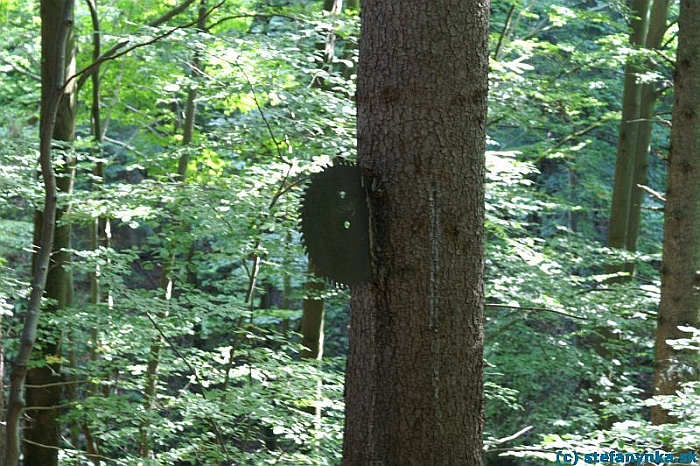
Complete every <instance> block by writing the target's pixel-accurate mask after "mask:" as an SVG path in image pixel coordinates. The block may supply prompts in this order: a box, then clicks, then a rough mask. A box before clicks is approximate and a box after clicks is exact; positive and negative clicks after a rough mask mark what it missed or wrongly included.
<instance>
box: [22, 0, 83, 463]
mask: <svg viewBox="0 0 700 466" xmlns="http://www.w3.org/2000/svg"><path fill="white" fill-rule="evenodd" d="M70 3H71V2H67V1H50V0H43V1H42V2H41V20H42V23H41V41H42V60H41V66H42V72H41V74H42V119H43V120H45V119H46V118H47V115H46V113H47V112H46V107H47V105H48V103H49V101H50V99H51V96H52V94H55V93H56V79H55V76H57V75H59V74H60V75H63V76H65V77H69V76H71V75H73V73H74V72H75V47H74V41H73V37H72V29H70V30H69V36H68V37H67V39H66V42H65V50H64V51H59V50H57V46H56V44H57V42H56V39H57V38H58V37H59V34H60V31H61V29H63V28H64V27H65V25H64V14H66V13H65V12H64V8H72V6H71V5H70ZM66 17H70V18H72V11H70V12H68V13H67V16H66ZM61 59H63V60H62V61H61V62H59V61H60V60H61ZM60 67H62V68H63V69H62V70H59V68H60ZM75 89H76V88H75V85H74V84H71V85H69V86H67V87H66V89H65V91H64V93H63V95H62V96H61V100H60V101H59V103H58V109H57V115H56V122H55V127H54V129H53V139H54V140H57V141H65V142H67V143H70V142H71V141H73V140H74V139H75V116H76V115H75V111H76V109H75V103H76V92H75ZM42 124H46V123H45V122H42ZM63 149H64V156H63V160H64V164H63V165H62V166H60V167H57V173H56V185H57V187H58V191H59V193H63V194H68V195H70V193H71V192H72V190H73V179H74V172H75V167H74V163H75V160H74V158H73V156H72V155H71V154H70V152H69V151H70V149H69V148H67V147H64V148H63ZM68 209H69V207H68V206H67V205H65V204H64V205H61V206H59V207H58V209H57V210H56V226H55V230H54V235H53V236H54V239H53V252H52V255H51V265H50V267H49V271H48V277H47V280H46V289H45V292H46V297H47V298H49V299H52V300H54V302H55V304H54V305H52V306H51V307H49V308H48V311H49V312H53V311H55V310H57V309H62V308H65V307H66V306H68V305H69V304H70V300H71V295H72V285H73V280H72V273H71V272H70V270H69V268H68V267H66V266H67V265H68V264H69V263H70V260H71V258H70V252H68V251H69V250H70V247H71V227H70V225H69V224H60V222H61V219H62V218H63V216H64V215H65V214H66V213H67V212H68ZM42 222H43V213H41V212H37V214H36V215H35V223H34V244H38V243H39V241H40V240H41V236H42ZM35 266H36V265H35ZM47 330H48V332H49V334H50V335H51V337H49V338H47V339H46V340H43V341H41V350H42V355H43V356H42V358H41V359H45V358H46V357H48V356H54V357H60V354H58V353H59V351H60V350H59V348H60V346H59V344H58V343H57V342H58V341H59V339H60V338H61V335H60V332H57V331H56V330H55V329H47ZM59 374H60V369H59V367H58V365H57V364H51V365H49V366H44V367H39V368H35V369H31V370H29V372H28V373H27V384H28V385H30V386H33V387H36V388H33V387H28V388H27V393H26V401H27V406H28V415H29V419H30V421H29V423H28V424H27V427H26V430H25V437H26V438H27V440H28V442H26V443H25V445H24V455H25V460H24V461H25V464H37V465H39V464H40V465H42V466H51V465H57V464H58V450H57V449H55V448H50V447H58V446H59V438H60V437H59V423H58V415H59V414H60V413H59V411H58V408H57V406H58V405H60V404H61V387H60V385H57V384H56V382H59V381H60V380H61V379H60V375H59ZM47 446H48V447H49V448H47Z"/></svg>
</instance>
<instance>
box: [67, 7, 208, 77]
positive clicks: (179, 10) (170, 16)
mask: <svg viewBox="0 0 700 466" xmlns="http://www.w3.org/2000/svg"><path fill="white" fill-rule="evenodd" d="M194 2H195V0H185V1H184V2H182V3H181V4H180V5H178V6H176V7H175V8H173V9H172V10H170V11H168V12H166V13H165V14H164V15H162V16H160V17H159V18H157V19H156V20H154V21H152V22H150V23H148V26H149V27H152V28H155V27H158V26H160V25H161V24H165V23H166V22H168V21H170V20H171V19H173V18H174V17H175V16H177V15H179V14H180V13H182V12H183V11H185V10H186V9H187V7H189V6H190V5H191V4H193V3H194ZM128 43H129V41H123V42H119V43H118V44H116V45H114V46H112V48H110V49H109V50H107V51H106V52H105V53H103V54H102V55H101V56H100V60H102V61H106V59H107V58H109V57H110V56H112V55H113V54H114V53H116V52H117V51H118V50H119V49H121V48H122V47H125V46H126V44H128ZM96 71H97V68H91V69H90V70H89V71H86V72H85V74H84V75H82V76H81V77H80V79H79V80H78V88H81V87H83V84H85V82H86V81H87V80H88V78H89V77H90V75H91V74H92V73H94V72H96Z"/></svg>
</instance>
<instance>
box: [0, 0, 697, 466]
mask: <svg viewBox="0 0 700 466" xmlns="http://www.w3.org/2000/svg"><path fill="white" fill-rule="evenodd" d="M644 4H645V8H646V10H645V11H646V13H645V14H646V21H647V23H646V26H644V28H645V29H644V30H645V31H648V35H646V34H647V33H645V34H643V35H644V36H645V37H646V39H648V42H647V41H646V39H644V40H639V39H640V37H641V36H639V35H637V36H635V27H639V25H640V23H641V22H643V21H642V19H644V18H640V17H639V16H637V15H634V14H631V12H630V11H631V10H630V4H628V2H626V1H622V0H619V1H602V0H583V1H582V0H552V1H550V0H494V1H492V5H491V35H490V54H491V69H490V90H489V111H488V112H489V113H488V123H487V133H488V140H487V149H488V151H487V183H486V190H487V191H486V193H487V194H486V198H487V199H486V215H487V219H486V252H487V260H486V296H487V307H486V311H485V314H486V321H485V343H484V345H485V347H484V358H485V361H486V369H485V371H484V377H485V396H486V414H485V428H484V431H485V449H486V462H487V464H489V465H499V464H500V465H510V464H518V465H535V464H537V465H539V464H549V463H550V462H553V461H555V459H556V455H555V453H554V452H555V451H556V450H558V449H559V450H560V449H573V448H576V449H578V450H580V451H583V450H591V449H595V450H603V449H608V448H617V449H618V450H621V451H648V450H653V449H655V448H665V449H666V450H668V451H680V450H682V449H695V450H698V449H700V436H699V434H697V433H696V430H697V429H696V426H697V423H698V422H699V421H700V414H699V413H698V410H697V406H698V402H700V393H699V392H698V385H697V383H696V382H693V380H696V379H697V371H696V368H697V356H696V352H697V350H698V348H699V345H700V330H696V329H693V328H690V327H688V328H685V330H686V332H685V335H686V338H682V339H678V340H677V345H679V346H680V347H682V348H684V349H685V350H688V351H689V353H690V356H689V361H687V362H686V364H685V365H683V366H682V370H681V369H679V371H680V372H681V373H682V374H683V380H685V381H687V383H685V384H684V385H683V387H684V388H683V391H682V392H681V393H680V394H678V395H677V396H665V397H652V378H653V372H654V344H655V339H656V315H657V309H658V303H659V294H660V282H659V269H660V260H661V247H662V236H663V204H664V202H663V200H664V195H663V192H664V190H665V182H666V166H667V164H666V158H667V155H668V152H669V133H670V123H671V122H670V120H671V106H672V80H673V69H674V62H675V53H676V50H675V47H676V36H677V32H678V27H677V16H678V6H677V5H676V4H675V3H674V2H670V4H669V3H668V2H662V1H659V0H656V1H654V2H649V1H647V2H643V1H635V2H634V5H636V6H635V8H637V11H642V10H641V6H643V5H644ZM651 5H654V6H655V7H656V9H655V10H652V9H651ZM660 5H661V6H660ZM359 9H360V5H359V3H358V2H357V0H355V1H353V0H348V1H347V2H345V3H343V2H342V0H335V1H331V0H326V1H325V2H322V1H314V0H261V1H258V0H226V1H222V2H220V3H215V2H213V1H206V0H201V1H194V0H189V1H185V2H182V3H176V2H175V1H152V0H141V1H140V2H133V1H130V0H100V1H95V0H87V1H85V2H77V3H76V6H75V31H74V37H73V39H72V40H74V41H75V45H76V50H77V55H76V67H75V69H74V71H73V72H75V71H79V70H84V72H83V74H81V75H80V76H79V77H78V79H77V80H76V82H75V84H76V92H77V104H76V106H75V115H74V117H75V133H74V137H71V138H66V139H65V141H64V142H63V143H61V144H58V146H57V149H56V150H55V154H56V157H55V159H54V161H55V164H56V168H57V173H58V175H57V176H58V180H59V184H60V183H63V187H61V188H60V192H61V194H60V195H59V198H58V207H59V211H60V217H59V220H58V223H57V226H58V228H59V229H60V231H62V232H63V234H64V236H63V238H64V240H65V242H64V243H62V246H61V247H60V249H61V251H62V254H63V255H62V256H61V257H62V259H61V260H60V261H61V263H62V264H63V266H62V267H54V268H53V269H52V270H50V271H49V288H51V287H53V288H51V289H53V290H54V291H53V293H54V294H50V293H49V296H50V297H49V298H48V299H46V300H45V303H44V312H42V314H41V317H40V324H39V333H38V340H37V345H36V346H35V349H34V352H33V353H32V360H31V364H30V368H29V375H28V379H27V393H28V403H27V407H26V417H27V418H29V419H31V420H32V422H34V423H36V425H39V426H53V425H58V429H55V430H54V429H52V428H49V427H46V428H42V429H34V430H35V431H37V432H35V433H31V432H29V433H28V436H27V438H26V440H25V444H24V448H26V449H27V453H26V454H30V455H31V454H32V453H30V451H31V450H32V449H33V448H36V449H38V450H41V451H45V450H49V451H53V452H54V453H55V452H56V451H57V452H58V458H59V461H60V464H65V465H69V464H164V465H170V464H202V465H210V464H223V463H225V464H244V465H248V464H250V465H257V464H260V465H262V464H290V465H292V464H293V465H296V464H318V465H334V464H339V463H340V460H341V456H342V435H343V409H344V405H343V379H344V370H345V358H346V354H347V350H348V323H349V299H348V295H349V292H348V290H346V289H342V288H334V287H331V286H328V285H327V284H326V283H325V282H324V281H323V280H320V279H317V278H314V277H313V275H312V274H310V273H309V272H308V271H309V264H308V261H307V258H306V256H305V253H304V250H303V247H302V244H301V240H300V234H299V231H298V226H297V223H298V213H297V212H298V209H299V202H300V197H301V195H302V193H303V188H304V185H305V183H306V182H307V181H308V179H309V176H310V174H311V173H314V172H317V171H319V170H321V168H322V167H324V166H326V165H329V164H330V163H331V160H332V159H334V158H336V157H341V158H344V159H347V160H354V159H355V149H356V141H355V114H356V113H355V102H354V101H353V97H354V95H355V84H354V83H355V78H356V75H355V73H356V63H357V44H358V35H359V16H358V15H359ZM661 9H663V12H661ZM661 13H663V14H662V16H659V15H660V14H661ZM642 16H644V15H642ZM0 25H2V27H1V28H0V192H1V196H0V313H1V315H2V321H1V326H2V347H1V348H0V351H1V352H2V358H3V361H5V360H6V361H8V364H7V367H6V366H5V365H4V364H3V366H2V371H3V374H4V379H2V380H3V387H4V386H5V385H6V384H8V383H9V379H10V378H9V373H10V371H11V362H12V361H13V360H14V359H15V358H16V355H17V354H18V351H19V341H20V340H19V338H20V334H21V332H22V323H23V315H24V313H25V311H26V310H27V307H28V303H29V299H28V298H29V292H30V287H29V282H30V279H31V273H32V271H31V269H32V264H31V262H32V257H31V256H32V254H31V252H32V244H33V231H34V230H35V227H34V222H35V220H34V218H35V211H36V210H37V208H40V207H41V206H42V203H43V186H42V183H41V182H40V178H37V169H38V166H37V164H36V161H37V158H38V153H39V137H38V134H39V128H38V122H39V112H40V106H41V100H42V99H41V77H40V69H41V63H40V57H41V16H40V12H39V5H38V2H35V1H19V0H0ZM655 31H656V32H655ZM630 33H632V34H630ZM96 60H97V63H98V65H99V66H93V67H92V68H89V69H87V70H86V67H88V66H89V65H91V64H92V63H95V61H96ZM629 76H632V78H631V79H630V78H629ZM633 89H634V92H638V93H639V94H638V95H639V96H641V97H639V98H638V100H637V104H636V107H635V108H636V112H637V113H634V108H632V109H630V106H631V105H632V106H633V107H634V105H633V100H634V99H630V97H629V96H630V94H631V93H632V90H633ZM645 98H646V100H644V99H645ZM626 99H627V100H626ZM631 102H632V103H631ZM623 111H624V112H630V111H631V112H632V113H627V114H626V115H628V117H626V118H623V117H621V115H623ZM640 112H641V113H640ZM645 112H647V113H645ZM629 115H636V116H631V117H630V116H629ZM621 121H623V122H629V121H635V122H637V123H639V125H637V126H636V127H634V128H632V127H630V126H629V125H626V123H623V124H621ZM645 128H646V129H645ZM621 131H622V134H623V135H624V134H625V132H629V133H628V137H626V138H625V137H623V138H621ZM632 131H634V132H633V133H631V132H632ZM647 135H648V140H647V139H645V138H646V137H647ZM629 140H632V141H635V142H637V141H641V142H639V143H638V146H639V148H640V149H634V148H632V149H629V147H630V146H629V145H628V146H626V145H625V144H627V143H625V142H624V141H629ZM621 141H623V142H621ZM625 147H627V149H625ZM624 150H640V151H641V152H642V153H643V157H642V158H641V159H639V158H638V159H637V160H642V162H640V163H639V164H638V165H637V166H635V167H632V168H629V167H628V170H632V171H634V172H635V173H636V175H635V176H637V177H636V178H634V180H635V183H634V184H635V186H633V188H632V190H631V192H632V197H633V198H634V196H637V197H636V198H634V199H636V201H635V200H631V201H630V200H628V203H629V205H630V206H632V207H631V208H628V213H627V214H626V216H624V217H618V215H620V214H619V212H617V211H615V207H613V209H612V211H613V212H612V213H611V205H614V202H613V199H614V191H615V189H619V186H620V180H616V156H619V154H620V152H621V151H624ZM617 171H618V174H619V171H620V168H619V166H618V168H617ZM618 176H619V175H618ZM637 184H639V185H641V186H642V187H640V188H638V187H636V185H637ZM623 203H624V200H623ZM620 205H621V204H620ZM621 218H624V220H620V219H621ZM611 219H612V220H611ZM637 219H639V220H640V221H637ZM635 222H636V223H635ZM622 224H624V230H625V232H626V233H624V234H623V235H621V236H620V235H617V236H616V233H615V232H614V229H611V228H610V226H615V225H616V226H619V225H622ZM696 247H697V246H696ZM57 260H58V259H57ZM683 371H685V372H683ZM5 391H6V392H7V390H5ZM32 400H33V401H32ZM659 404H661V405H663V407H665V408H666V409H670V412H671V413H672V414H673V415H674V418H673V421H674V422H671V423H667V424H662V425H652V424H651V422H650V412H651V407H652V406H653V405H659ZM56 423H57V424H56ZM30 424H31V423H30ZM54 432H57V435H54ZM52 436H53V437H52ZM36 454H37V455H40V454H41V452H38V453H36ZM27 464H31V463H27ZM35 464H38V463H35ZM46 464H48V463H46Z"/></svg>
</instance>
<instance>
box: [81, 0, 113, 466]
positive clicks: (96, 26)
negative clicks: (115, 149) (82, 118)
mask: <svg viewBox="0 0 700 466" xmlns="http://www.w3.org/2000/svg"><path fill="white" fill-rule="evenodd" d="M86 3H87V5H88V9H89V10H90V20H91V22H92V59H93V61H97V60H99V57H100V54H101V45H102V44H101V31H100V20H99V16H98V13H97V3H96V0H86ZM91 81H92V102H91V106H90V116H91V121H92V137H93V141H94V144H95V147H94V150H93V153H94V154H95V155H96V156H97V157H99V158H101V157H102V155H103V153H102V138H103V136H104V133H103V129H102V118H101V110H100V107H101V96H100V76H99V66H98V67H97V71H96V72H95V73H94V74H92V76H91ZM93 173H94V175H95V176H96V177H97V179H98V180H99V181H98V182H99V183H100V184H104V182H105V163H104V162H102V161H101V160H100V161H98V162H97V164H96V166H95V169H94V172H93ZM100 247H104V248H108V247H110V228H109V219H108V218H106V217H98V218H96V219H94V220H93V222H92V223H91V224H90V248H91V249H92V250H93V251H97V250H98V249H99V248H100ZM102 296H103V290H102V283H101V282H100V266H99V265H96V266H95V269H94V270H93V271H92V272H91V273H90V304H92V306H93V309H95V312H99V309H100V307H99V306H100V305H101V304H102ZM108 302H109V300H108ZM90 340H91V342H90V353H89V357H90V361H91V362H92V363H93V364H96V363H97V360H98V356H97V348H98V347H99V345H100V343H99V341H100V335H99V329H98V327H97V326H95V327H93V328H92V329H91V330H90ZM99 393H100V392H99V385H98V384H92V385H91V386H90V387H89V388H88V394H89V395H93V396H96V395H98V394H99ZM81 430H82V433H83V435H84V437H85V445H86V447H85V448H86V451H87V452H88V453H90V454H92V455H98V454H99V446H98V444H97V440H96V439H95V437H94V436H93V435H92V432H91V431H90V426H89V425H88V424H87V423H82V425H81ZM76 445H77V442H76ZM91 461H92V462H93V464H95V465H99V464H100V460H99V459H97V458H96V457H91Z"/></svg>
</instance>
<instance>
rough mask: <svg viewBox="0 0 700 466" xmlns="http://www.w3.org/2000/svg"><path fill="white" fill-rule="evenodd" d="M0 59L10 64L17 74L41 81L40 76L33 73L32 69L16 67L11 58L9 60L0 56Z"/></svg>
mask: <svg viewBox="0 0 700 466" xmlns="http://www.w3.org/2000/svg"><path fill="white" fill-rule="evenodd" d="M2 61H4V62H5V63H7V64H8V65H10V66H11V67H12V69H13V70H15V72H17V73H19V74H23V75H24V76H28V77H30V78H32V79H33V80H35V81H39V82H41V76H39V75H38V74H36V73H33V72H32V71H29V70H26V69H24V68H20V67H18V66H17V65H16V64H15V63H14V62H13V61H12V60H9V59H8V58H7V57H2Z"/></svg>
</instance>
